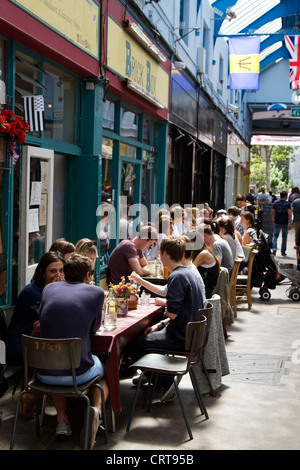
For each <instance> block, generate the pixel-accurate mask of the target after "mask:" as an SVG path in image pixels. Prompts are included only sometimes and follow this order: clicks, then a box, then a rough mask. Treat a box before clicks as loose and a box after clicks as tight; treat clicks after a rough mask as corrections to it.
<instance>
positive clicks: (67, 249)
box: [49, 238, 75, 261]
mask: <svg viewBox="0 0 300 470" xmlns="http://www.w3.org/2000/svg"><path fill="white" fill-rule="evenodd" d="M49 251H59V252H60V253H61V254H62V255H63V258H64V260H65V261H67V259H68V258H70V256H72V255H73V254H74V253H75V245H74V244H73V243H71V242H69V241H68V240H66V239H65V238H58V239H57V240H55V241H54V242H53V243H52V245H51V246H50V250H49Z"/></svg>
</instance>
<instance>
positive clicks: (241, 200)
mask: <svg viewBox="0 0 300 470" xmlns="http://www.w3.org/2000/svg"><path fill="white" fill-rule="evenodd" d="M235 202H236V203H237V205H238V206H241V207H243V206H245V205H246V204H247V202H246V198H245V196H242V195H241V194H238V195H237V197H236V198H235Z"/></svg>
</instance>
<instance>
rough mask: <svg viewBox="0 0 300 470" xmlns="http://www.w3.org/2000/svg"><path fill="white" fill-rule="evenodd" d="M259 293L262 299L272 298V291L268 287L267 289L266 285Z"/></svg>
mask: <svg viewBox="0 0 300 470" xmlns="http://www.w3.org/2000/svg"><path fill="white" fill-rule="evenodd" d="M259 295H260V297H261V299H262V300H270V298H271V294H270V292H269V291H268V289H266V288H264V287H261V288H260V289H259Z"/></svg>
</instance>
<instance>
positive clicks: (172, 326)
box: [128, 237, 203, 402]
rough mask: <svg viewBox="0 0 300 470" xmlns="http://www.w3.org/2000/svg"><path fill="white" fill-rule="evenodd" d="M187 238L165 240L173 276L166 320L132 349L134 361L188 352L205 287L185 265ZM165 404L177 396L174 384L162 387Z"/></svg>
mask: <svg viewBox="0 0 300 470" xmlns="http://www.w3.org/2000/svg"><path fill="white" fill-rule="evenodd" d="M185 249H186V241H185V239H184V238H170V237H167V238H164V239H163V240H162V241H161V244H160V258H161V261H162V263H163V265H164V266H166V267H168V269H169V271H170V272H171V274H170V276H169V278H168V283H167V293H166V301H167V302H166V313H165V314H166V319H164V320H163V321H161V322H159V323H157V324H155V325H152V326H150V327H149V328H147V329H146V330H145V332H144V335H142V336H139V337H138V338H137V339H136V340H135V341H134V343H133V344H132V345H131V346H130V347H129V348H128V355H129V356H130V358H131V359H132V360H133V361H136V360H137V359H139V358H140V357H141V356H142V355H143V354H144V353H145V349H148V348H155V349H167V350H173V351H185V331H186V325H187V323H188V322H191V321H196V314H197V311H198V310H199V309H201V308H203V299H202V294H201V285H200V282H199V280H198V279H197V278H196V276H195V274H194V273H193V272H192V270H191V269H189V268H188V267H187V266H183V265H182V259H183V257H184V255H185ZM162 386H163V387H164V391H163V394H162V397H161V400H162V401H163V402H165V401H168V400H170V399H171V398H172V397H173V395H174V384H173V381H172V379H171V382H170V380H169V379H165V380H164V383H163V384H162Z"/></svg>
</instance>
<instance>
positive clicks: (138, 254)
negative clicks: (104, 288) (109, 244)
mask: <svg viewBox="0 0 300 470" xmlns="http://www.w3.org/2000/svg"><path fill="white" fill-rule="evenodd" d="M156 241H157V231H156V229H155V228H154V227H151V226H148V225H146V226H144V227H142V228H141V230H140V232H139V234H138V235H137V236H136V237H134V238H133V239H132V240H122V241H121V242H120V243H119V244H118V246H116V248H115V249H114V250H113V251H112V253H111V255H110V257H109V261H108V266H107V267H108V273H109V275H108V283H109V282H112V283H113V284H118V283H119V282H120V280H121V277H122V276H125V278H126V279H127V280H128V276H130V274H131V273H132V272H133V271H135V272H136V273H137V274H139V275H140V276H147V275H148V274H149V266H148V261H147V259H146V258H145V256H144V255H143V252H142V251H143V250H146V249H149V248H150V246H151V245H152V244H153V243H155V242H156Z"/></svg>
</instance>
